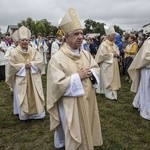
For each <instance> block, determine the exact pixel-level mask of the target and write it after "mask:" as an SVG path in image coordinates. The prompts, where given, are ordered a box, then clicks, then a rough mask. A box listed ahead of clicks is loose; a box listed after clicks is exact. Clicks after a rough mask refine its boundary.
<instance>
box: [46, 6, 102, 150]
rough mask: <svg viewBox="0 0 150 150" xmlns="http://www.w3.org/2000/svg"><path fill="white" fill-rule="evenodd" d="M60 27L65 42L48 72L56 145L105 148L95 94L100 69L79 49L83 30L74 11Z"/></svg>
mask: <svg viewBox="0 0 150 150" xmlns="http://www.w3.org/2000/svg"><path fill="white" fill-rule="evenodd" d="M60 28H61V29H62V31H63V33H64V34H65V43H64V44H63V45H62V47H61V48H60V50H59V51H58V52H57V53H56V54H55V55H53V57H52V58H51V60H50V61H49V64H48V73H47V110H48V112H49V114H50V129H51V130H55V133H54V145H55V147H56V148H61V147H64V146H65V150H94V146H100V145H102V143H103V141H102V135H101V125H100V118H99V112H98V106H97V100H96V95H95V88H94V87H97V86H98V84H99V79H98V76H99V75H98V74H99V67H98V65H97V63H96V62H95V60H94V59H93V57H92V56H91V54H90V53H89V52H88V51H85V50H82V49H80V47H81V44H82V41H83V29H82V27H81V24H80V21H79V19H78V15H77V13H76V11H75V9H73V8H70V9H69V10H68V11H67V13H66V14H65V16H64V17H63V19H62V21H61V22H60Z"/></svg>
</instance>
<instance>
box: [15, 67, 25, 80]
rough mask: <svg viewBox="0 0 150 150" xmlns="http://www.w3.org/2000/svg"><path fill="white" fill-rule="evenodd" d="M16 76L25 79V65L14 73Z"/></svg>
mask: <svg viewBox="0 0 150 150" xmlns="http://www.w3.org/2000/svg"><path fill="white" fill-rule="evenodd" d="M16 75H17V76H20V77H25V76H26V69H25V64H24V65H23V67H22V68H21V69H20V70H19V71H18V72H17V73H16Z"/></svg>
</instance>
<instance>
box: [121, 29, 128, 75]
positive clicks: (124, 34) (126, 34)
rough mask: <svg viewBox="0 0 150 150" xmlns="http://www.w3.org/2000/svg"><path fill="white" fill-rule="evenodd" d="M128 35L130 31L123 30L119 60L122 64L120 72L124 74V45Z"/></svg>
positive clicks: (126, 43) (126, 42)
mask: <svg viewBox="0 0 150 150" xmlns="http://www.w3.org/2000/svg"><path fill="white" fill-rule="evenodd" d="M129 36H130V33H128V32H124V33H123V38H122V56H121V57H122V61H121V65H122V74H123V75H125V67H124V49H125V48H126V46H127V45H128V38H129Z"/></svg>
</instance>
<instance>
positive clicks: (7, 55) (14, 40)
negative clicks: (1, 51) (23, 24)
mask: <svg viewBox="0 0 150 150" xmlns="http://www.w3.org/2000/svg"><path fill="white" fill-rule="evenodd" d="M12 40H13V42H12V44H11V46H10V47H8V48H7V50H6V53H5V57H6V61H7V62H6V65H5V78H7V76H8V66H9V62H8V60H9V56H10V52H11V51H12V50H13V49H15V48H16V47H17V46H18V44H19V39H18V30H16V31H15V32H14V33H13V34H12Z"/></svg>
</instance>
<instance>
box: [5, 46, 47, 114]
mask: <svg viewBox="0 0 150 150" xmlns="http://www.w3.org/2000/svg"><path fill="white" fill-rule="evenodd" d="M27 62H33V64H34V65H35V66H36V67H37V68H38V69H39V71H38V72H37V73H34V74H31V69H25V70H26V71H25V72H26V74H25V76H17V75H16V74H17V72H18V71H20V69H21V68H22V67H23V66H24V65H25V63H27ZM41 66H42V58H41V56H40V54H39V52H37V51H36V50H34V49H33V48H31V47H28V50H27V52H25V51H23V50H22V48H21V47H20V46H18V47H16V48H15V49H14V50H12V51H11V54H10V58H9V67H8V68H9V69H8V77H7V79H6V83H7V84H8V85H9V86H10V87H12V88H13V87H14V86H16V89H17V93H16V94H17V97H18V98H17V101H18V102H17V103H18V105H19V108H20V110H21V111H22V112H23V113H24V114H25V115H26V116H28V115H33V114H41V113H42V112H44V106H45V100H44V95H43V88H42V81H41V73H40V70H41Z"/></svg>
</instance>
